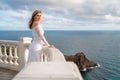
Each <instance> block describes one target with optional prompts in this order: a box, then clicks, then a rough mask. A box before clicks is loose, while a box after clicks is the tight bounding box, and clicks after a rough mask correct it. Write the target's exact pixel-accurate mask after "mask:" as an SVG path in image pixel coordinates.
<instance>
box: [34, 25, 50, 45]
mask: <svg viewBox="0 0 120 80" xmlns="http://www.w3.org/2000/svg"><path fill="white" fill-rule="evenodd" d="M36 31H37V33H38V37H39V38H40V40H42V42H43V43H44V44H46V45H47V46H50V45H49V43H48V42H47V40H46V38H45V37H44V31H43V29H42V28H41V27H39V28H37V29H36Z"/></svg>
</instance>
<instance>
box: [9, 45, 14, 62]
mask: <svg viewBox="0 0 120 80" xmlns="http://www.w3.org/2000/svg"><path fill="white" fill-rule="evenodd" d="M8 59H9V64H13V55H12V47H11V46H9V56H8Z"/></svg>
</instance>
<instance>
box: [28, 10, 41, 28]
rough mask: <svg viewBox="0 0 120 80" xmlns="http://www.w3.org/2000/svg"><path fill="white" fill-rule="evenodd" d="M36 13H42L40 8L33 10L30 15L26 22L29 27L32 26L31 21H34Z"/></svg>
mask: <svg viewBox="0 0 120 80" xmlns="http://www.w3.org/2000/svg"><path fill="white" fill-rule="evenodd" d="M37 13H42V11H40V10H35V11H34V12H33V14H32V17H31V19H30V20H29V23H28V25H29V29H31V26H32V24H33V22H34V16H35V15H36V14H37Z"/></svg>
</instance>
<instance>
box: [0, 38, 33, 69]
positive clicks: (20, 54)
mask: <svg viewBox="0 0 120 80" xmlns="http://www.w3.org/2000/svg"><path fill="white" fill-rule="evenodd" d="M31 40H32V38H27V37H23V38H22V37H21V38H19V39H18V41H10V40H0V67H4V68H8V69H11V70H17V71H20V70H21V69H22V68H23V67H24V66H25V64H26V61H27V56H28V47H29V44H30V43H31Z"/></svg>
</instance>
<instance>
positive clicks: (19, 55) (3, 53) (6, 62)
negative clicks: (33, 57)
mask: <svg viewBox="0 0 120 80" xmlns="http://www.w3.org/2000/svg"><path fill="white" fill-rule="evenodd" d="M31 40H32V38H29V37H21V38H18V41H10V40H0V67H4V68H8V69H12V70H17V71H20V70H21V69H22V68H23V67H24V66H25V65H26V63H27V59H28V47H29V45H30V43H31ZM55 61H56V62H65V58H64V55H63V54H62V53H61V52H60V51H59V50H58V49H57V48H49V47H46V46H45V47H43V48H42V50H41V55H40V62H55Z"/></svg>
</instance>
